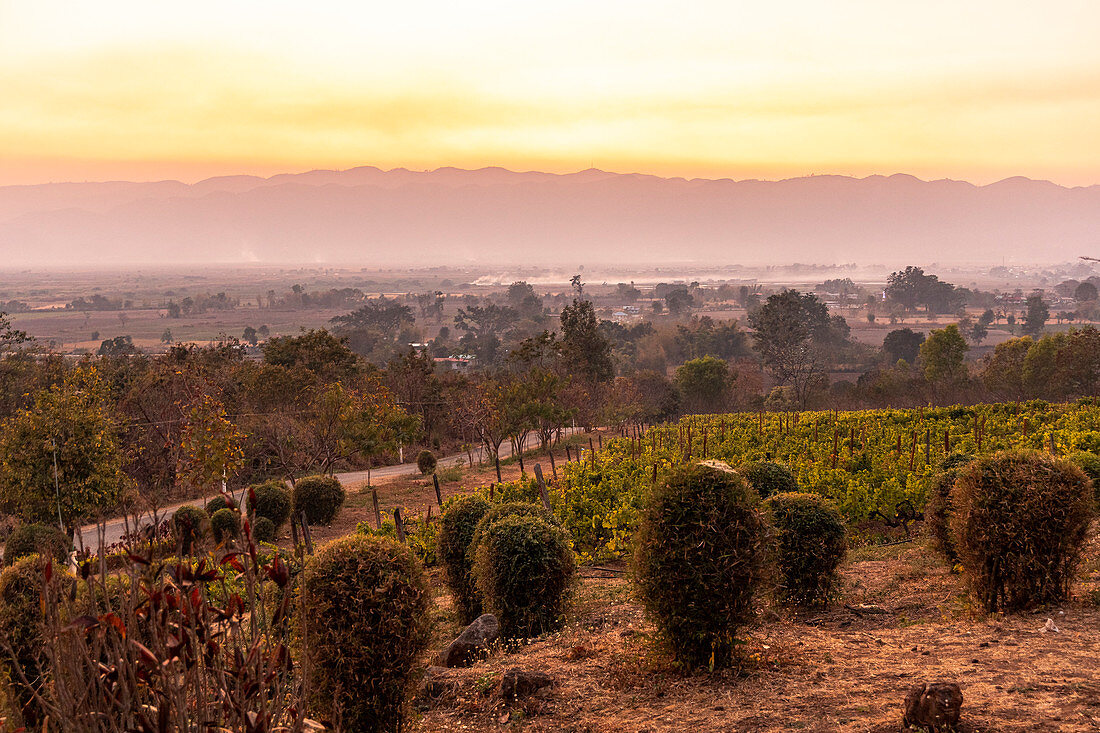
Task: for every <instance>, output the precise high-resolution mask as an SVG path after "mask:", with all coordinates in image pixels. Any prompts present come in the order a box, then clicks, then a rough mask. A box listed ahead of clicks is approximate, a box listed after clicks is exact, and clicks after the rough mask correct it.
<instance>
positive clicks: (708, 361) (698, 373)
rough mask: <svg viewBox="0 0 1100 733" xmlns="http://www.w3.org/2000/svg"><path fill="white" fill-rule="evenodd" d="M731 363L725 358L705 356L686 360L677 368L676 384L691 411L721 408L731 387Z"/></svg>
mask: <svg viewBox="0 0 1100 733" xmlns="http://www.w3.org/2000/svg"><path fill="white" fill-rule="evenodd" d="M729 383H730V372H729V365H728V364H727V363H726V362H725V360H723V359H716V358H714V357H713V356H703V357H700V358H698V359H692V360H691V361H686V362H684V363H683V364H682V365H681V366H680V367H679V368H677V369H676V385H677V386H678V387H679V388H680V393H681V394H682V395H683V396H684V404H685V407H686V409H687V410H688V411H690V412H700V413H703V412H716V411H718V410H720V409H721V407H722V403H723V400H724V398H725V396H726V390H727V389H728V388H729Z"/></svg>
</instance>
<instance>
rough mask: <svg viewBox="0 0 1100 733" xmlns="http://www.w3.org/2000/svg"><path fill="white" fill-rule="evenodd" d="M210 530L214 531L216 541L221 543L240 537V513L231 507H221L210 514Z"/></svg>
mask: <svg viewBox="0 0 1100 733" xmlns="http://www.w3.org/2000/svg"><path fill="white" fill-rule="evenodd" d="M210 531H211V532H213V533H214V541H215V542H217V543H219V544H220V543H222V542H225V541H226V540H229V539H233V538H236V537H240V536H241V515H240V513H239V512H237V511H236V510H235V509H230V508H229V507H226V508H225V509H219V510H218V511H216V512H214V513H213V514H212V515H210Z"/></svg>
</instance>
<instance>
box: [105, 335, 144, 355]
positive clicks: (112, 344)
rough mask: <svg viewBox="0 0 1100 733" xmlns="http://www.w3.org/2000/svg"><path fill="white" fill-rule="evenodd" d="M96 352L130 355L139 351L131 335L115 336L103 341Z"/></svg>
mask: <svg viewBox="0 0 1100 733" xmlns="http://www.w3.org/2000/svg"><path fill="white" fill-rule="evenodd" d="M96 353H97V354H99V355H100V356H130V355H132V354H136V353H137V347H136V346H134V339H133V338H131V337H130V336H115V337H114V338H113V339H107V340H105V341H103V342H102V343H101V344H100V345H99V350H98V351H97V352H96Z"/></svg>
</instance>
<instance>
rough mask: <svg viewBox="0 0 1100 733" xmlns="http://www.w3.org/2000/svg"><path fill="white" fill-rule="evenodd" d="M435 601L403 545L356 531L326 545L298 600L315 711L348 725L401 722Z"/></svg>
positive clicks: (371, 727)
mask: <svg viewBox="0 0 1100 733" xmlns="http://www.w3.org/2000/svg"><path fill="white" fill-rule="evenodd" d="M429 602H430V596H429V592H428V588H427V586H426V584H425V582H424V577H423V571H422V570H421V568H420V563H419V562H417V560H416V558H415V557H413V554H412V553H411V552H410V551H409V550H408V548H406V547H405V546H403V545H401V544H399V543H397V542H394V541H393V540H389V539H383V538H379V537H369V536H367V535H362V534H355V535H350V536H348V537H344V538H341V539H338V540H335V541H333V542H330V543H328V544H326V545H324V546H323V547H321V548H320V550H318V552H317V554H316V555H315V556H314V557H312V558H311V559H310V560H309V562H308V563H307V564H306V567H305V569H304V570H303V571H302V574H301V576H300V597H299V607H298V610H299V613H300V616H299V626H300V635H301V650H300V651H301V654H302V655H303V656H304V657H305V658H306V660H307V664H306V665H305V668H306V669H307V670H308V672H309V674H310V680H309V691H310V695H311V703H312V708H313V711H314V712H315V714H317V715H318V716H319V717H321V718H323V719H324V721H325V722H327V723H328V724H330V725H332V724H333V723H335V722H336V721H339V724H340V727H341V729H342V730H347V731H395V730H401V729H403V720H404V715H405V707H406V706H405V702H406V697H407V694H408V691H409V683H410V682H411V676H412V670H413V664H414V662H415V660H416V657H417V656H418V655H419V654H420V653H421V652H422V651H423V650H424V648H425V646H426V645H427V642H428V620H427V619H428V617H427V611H428V606H429Z"/></svg>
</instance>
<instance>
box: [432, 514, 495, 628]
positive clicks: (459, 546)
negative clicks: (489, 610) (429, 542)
mask: <svg viewBox="0 0 1100 733" xmlns="http://www.w3.org/2000/svg"><path fill="white" fill-rule="evenodd" d="M488 511H489V502H487V501H486V500H485V499H483V498H481V497H480V496H477V495H472V496H461V497H458V498H456V499H452V500H451V501H449V502H448V503H447V510H446V511H445V512H443V516H442V518H441V519H440V528H439V559H440V560H441V561H442V562H443V567H444V569H445V570H446V573H447V575H446V577H447V586H448V587H449V588H450V589H451V595H452V596H453V597H454V601H455V608H456V609H457V610H458V615H459V617H460V618H461V619H462V622H463V623H466V624H468V623H470V622H472V621H473V620H474V619H475V618H477V617H478V616H480V615H481V598H480V597H479V596H478V594H477V586H476V585H475V584H474V578H473V565H472V564H471V562H470V557H469V554H468V553H469V549H470V542H471V541H472V540H473V538H474V531H475V530H476V529H477V524H478V522H480V521H481V518H482V517H483V516H485V513H486V512H488Z"/></svg>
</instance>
